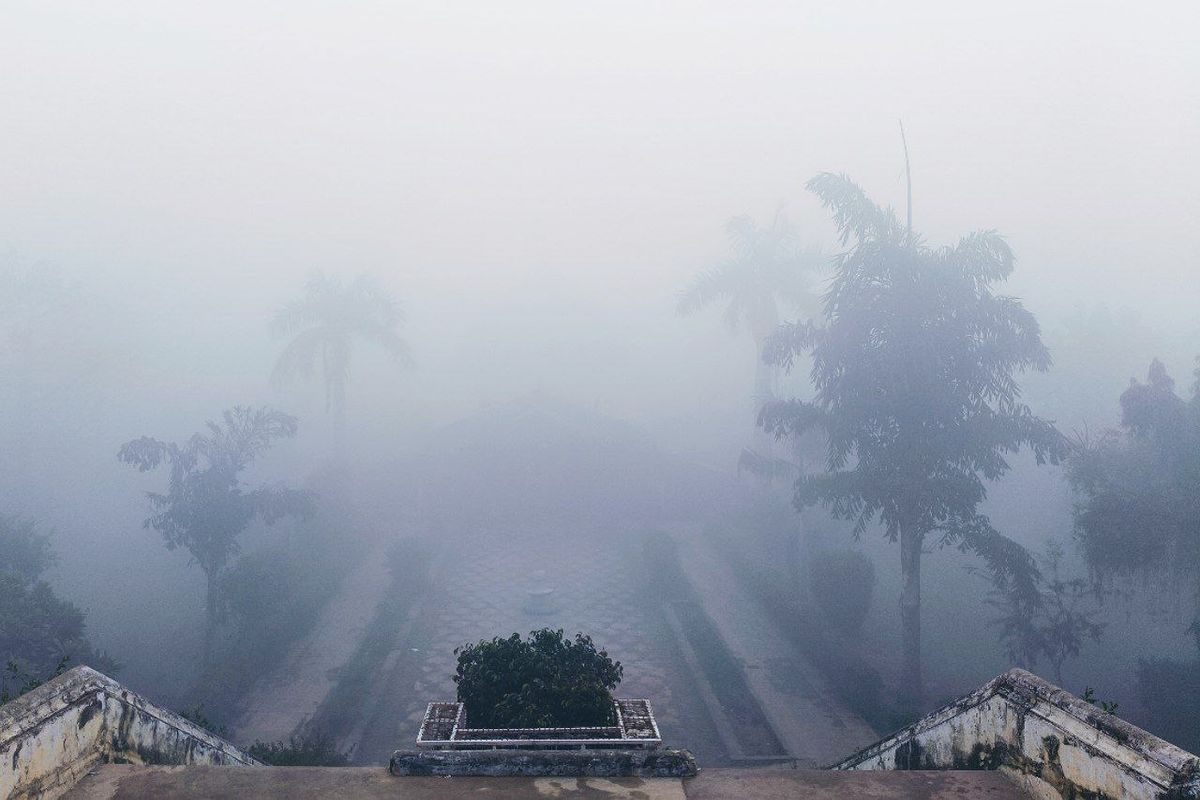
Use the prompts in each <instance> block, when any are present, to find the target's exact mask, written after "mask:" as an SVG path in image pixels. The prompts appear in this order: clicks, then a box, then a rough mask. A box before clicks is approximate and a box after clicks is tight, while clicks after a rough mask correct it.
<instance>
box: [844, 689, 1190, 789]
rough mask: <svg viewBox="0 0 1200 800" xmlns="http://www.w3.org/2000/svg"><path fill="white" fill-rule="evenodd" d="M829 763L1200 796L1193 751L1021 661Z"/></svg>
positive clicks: (1057, 786)
mask: <svg viewBox="0 0 1200 800" xmlns="http://www.w3.org/2000/svg"><path fill="white" fill-rule="evenodd" d="M835 769H859V770H862V769H867V770H896V769H900V770H906V769H1002V770H1006V771H1012V772H1015V773H1018V774H1020V775H1021V776H1024V779H1025V781H1026V782H1027V785H1029V786H1030V788H1033V789H1036V790H1040V792H1041V793H1042V794H1044V795H1046V796H1055V795H1057V796H1060V797H1063V798H1068V799H1073V798H1088V799H1089V800H1117V798H1122V799H1123V798H1137V800H1176V799H1178V800H1183V798H1200V761H1198V760H1197V758H1196V756H1194V755H1192V754H1191V753H1188V752H1187V751H1185V750H1181V749H1180V748H1178V747H1176V746H1174V745H1173V744H1170V743H1169V742H1166V741H1163V740H1162V739H1159V738H1158V737H1157V736H1154V735H1152V734H1150V733H1147V732H1146V731H1144V730H1142V729H1140V728H1137V727H1135V726H1133V725H1130V724H1129V723H1127V722H1125V721H1124V720H1122V719H1119V718H1117V717H1115V716H1113V715H1112V714H1106V713H1103V712H1101V710H1100V709H1098V708H1096V707H1095V706H1093V705H1092V704H1091V703H1087V702H1085V701H1083V700H1080V699H1079V698H1078V697H1075V696H1074V695H1072V694H1070V693H1069V692H1066V691H1064V690H1062V689H1060V688H1058V687H1057V686H1054V685H1052V684H1049V683H1047V682H1046V681H1043V680H1042V679H1040V678H1038V677H1037V676H1036V675H1033V674H1031V673H1029V672H1026V671H1025V670H1021V669H1013V670H1010V671H1008V672H1006V673H1004V674H1003V675H1000V676H999V677H997V678H995V679H993V680H992V681H990V682H989V683H987V684H986V685H985V686H983V687H982V688H980V689H979V690H978V691H975V692H973V693H972V694H970V695H967V696H966V697H964V698H962V699H961V700H958V701H956V702H954V703H951V704H950V705H948V706H945V707H944V708H941V709H939V710H938V711H936V712H934V713H933V714H930V715H929V716H927V717H925V718H924V719H922V720H920V721H919V722H917V723H915V724H913V725H911V726H909V727H907V728H905V729H903V730H901V731H899V732H897V733H895V734H893V735H891V736H889V737H887V738H886V739H883V740H881V741H879V742H877V743H876V744H874V745H872V746H871V747H868V748H867V749H865V750H862V751H860V752H858V753H856V754H854V755H853V756H851V757H850V758H848V759H846V760H845V761H843V762H841V763H840V764H838V765H836V767H835Z"/></svg>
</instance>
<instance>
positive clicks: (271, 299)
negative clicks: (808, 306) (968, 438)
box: [0, 0, 1200, 427]
mask: <svg viewBox="0 0 1200 800" xmlns="http://www.w3.org/2000/svg"><path fill="white" fill-rule="evenodd" d="M1197 17H1198V15H1197V12H1196V11H1195V9H1194V6H1193V4H1191V3H1184V2H1179V3H1160V2H1151V3H1136V4H1134V3H1120V4H1118V3H1098V2H1088V3H1082V2H1081V3H1069V4H1068V3H989V4H986V6H985V4H979V3H962V2H958V3H882V2H871V3H869V2H839V3H732V2H729V3H694V2H688V3H682V2H681V3H618V2H605V3H592V4H582V3H566V2H546V3H421V4H415V3H382V2H381V3H363V2H339V3H333V2H326V3H317V2H295V1H294V0H292V1H289V2H237V3H231V2H206V3H174V2H172V3H163V2H137V3H135V2H119V1H116V0H114V1H113V2H106V3H96V2H45V0H37V1H36V2H14V1H13V0H7V2H4V3H3V4H2V5H0V108H2V111H0V113H2V114H3V120H4V122H3V127H2V129H0V130H2V137H3V142H4V146H3V147H0V187H3V190H2V191H0V254H4V256H5V257H6V258H11V259H15V260H17V261H19V262H23V263H32V262H42V261H46V262H50V263H53V264H56V265H58V266H59V267H60V268H62V269H63V270H66V271H68V272H69V273H70V274H72V275H74V276H76V277H77V278H80V279H81V280H85V281H87V282H88V285H90V286H95V285H96V282H97V281H100V282H102V283H103V285H104V288H103V289H97V291H103V292H108V293H109V294H110V295H111V298H110V299H111V302H114V303H118V304H120V303H134V304H144V308H145V309H146V310H145V320H143V323H142V324H143V325H145V326H146V328H145V329H153V328H156V327H157V328H158V329H159V330H160V331H161V334H162V335H161V336H160V337H155V338H154V340H153V341H146V342H145V346H146V348H147V349H148V350H152V351H155V352H158V353H159V354H160V356H162V357H163V358H170V359H174V360H176V361H178V363H180V364H181V365H182V366H181V367H180V368H181V369H187V370H191V372H192V374H193V378H192V381H191V382H189V381H182V384H183V385H191V383H194V382H204V380H205V379H206V376H212V375H215V374H217V373H224V372H225V371H232V372H233V373H236V374H244V375H252V374H253V375H257V374H259V373H261V374H262V375H263V376H264V381H265V374H266V371H267V369H268V367H269V360H270V358H271V355H272V354H273V353H274V348H275V345H274V344H273V343H271V342H270V341H269V340H268V339H267V338H266V335H265V320H266V318H267V316H268V315H269V314H270V312H271V311H272V310H273V309H274V308H275V307H276V306H278V305H279V304H281V303H282V302H284V301H286V300H287V299H289V298H290V296H291V295H293V294H294V293H295V292H296V291H297V287H298V286H299V284H300V283H301V282H302V280H303V278H304V276H305V274H306V273H307V272H308V271H309V270H311V269H313V268H323V269H327V270H330V271H335V272H337V271H342V272H345V273H347V274H354V273H357V272H360V271H367V272H372V273H374V274H376V275H378V276H379V277H380V278H381V279H382V280H383V281H384V282H385V283H386V285H387V286H388V287H389V288H390V289H391V290H392V291H393V292H394V293H395V294H396V295H397V296H398V297H399V298H401V300H402V301H403V303H404V305H405V307H406V309H407V311H408V314H409V322H408V326H407V332H406V336H407V338H408V339H409V340H410V342H411V344H412V347H413V350H414V351H415V354H416V358H417V362H418V369H417V370H416V371H415V372H413V373H411V374H409V375H408V376H405V377H404V378H403V379H397V383H396V387H398V388H397V391H398V392H400V393H402V394H403V396H404V398H405V399H404V403H406V404H407V406H406V408H407V410H408V412H409V413H410V417H411V418H413V419H428V420H439V421H445V420H446V419H450V418H453V417H454V416H455V415H457V414H461V413H464V412H467V411H469V410H471V409H473V408H476V407H478V405H479V404H480V403H484V402H488V401H491V400H503V399H505V398H507V397H512V396H517V395H519V394H520V393H522V392H524V391H528V390H531V389H546V390H550V391H555V392H560V393H563V394H566V395H568V396H571V397H573V398H575V399H578V400H586V401H590V402H594V403H595V404H597V405H599V406H601V407H603V408H605V409H606V410H610V411H613V412H616V413H619V414H622V415H626V416H635V417H637V416H640V417H643V418H645V419H650V420H661V421H664V422H663V424H664V425H666V426H668V427H669V425H670V423H669V420H670V418H671V417H672V416H673V415H674V414H675V413H676V412H678V413H681V414H683V415H684V416H687V415H689V414H690V415H691V416H692V417H694V418H700V419H702V418H704V417H705V415H706V414H712V415H717V414H720V413H725V412H727V411H729V410H730V409H732V408H735V407H737V406H738V404H740V403H743V402H744V401H745V391H744V386H746V385H748V380H749V377H748V376H749V374H750V372H751V370H752V365H751V364H750V363H748V362H749V359H750V346H749V344H748V343H747V342H745V341H742V340H736V339H730V338H729V337H728V335H727V332H726V331H725V330H724V328H723V326H722V323H721V322H720V319H719V316H718V315H717V314H716V313H715V312H714V313H713V314H711V315H707V316H700V317H697V318H695V319H689V320H682V321H681V320H679V319H677V318H675V317H674V315H673V308H672V303H673V295H674V293H675V292H676V291H677V289H679V288H680V287H681V286H682V285H683V284H684V283H685V282H686V281H687V279H688V277H689V276H690V275H691V274H692V273H693V272H694V271H695V270H696V269H698V268H701V267H704V266H706V265H709V264H711V263H712V262H714V261H715V260H717V259H719V258H720V257H721V255H722V254H723V252H724V244H725V240H724V233H723V225H724V223H725V221H726V220H727V219H728V218H729V217H731V216H734V215H738V214H744V213H749V214H752V215H755V216H757V217H760V218H765V217H768V216H769V215H770V214H772V213H773V212H774V210H775V208H776V207H777V205H778V204H779V203H781V202H783V203H786V204H787V207H788V210H789V213H791V214H792V216H793V217H794V218H796V219H797V221H798V222H799V223H800V225H801V226H802V229H803V230H804V231H805V234H806V237H807V238H810V239H811V240H812V241H813V243H816V244H821V245H823V246H824V247H825V248H826V249H830V248H831V233H832V228H831V225H830V224H829V222H828V220H827V218H826V216H825V215H824V214H823V213H822V212H821V211H820V209H819V208H818V207H817V206H816V204H815V202H814V201H813V200H812V199H811V198H810V197H808V196H807V195H806V194H805V192H804V191H803V188H802V185H803V182H804V181H805V180H806V179H807V178H809V177H810V176H811V175H813V174H814V173H816V172H817V171H820V170H834V171H845V172H847V173H849V174H851V175H852V176H853V177H854V178H855V179H856V180H858V181H859V182H860V183H861V184H863V185H864V186H865V187H866V188H867V189H868V191H869V192H870V193H871V194H872V195H873V196H874V197H875V198H876V199H878V200H880V201H882V202H886V203H892V204H896V205H900V204H901V203H902V201H903V181H902V154H901V150H900V142H899V135H898V129H897V119H898V118H900V117H903V119H904V122H905V125H906V128H907V130H908V136H909V142H910V146H911V150H912V160H913V171H914V175H913V179H914V193H915V218H916V225H917V227H918V228H919V229H920V230H922V231H923V232H924V233H925V234H926V235H927V236H928V238H929V239H930V240H932V241H934V242H942V241H946V240H947V239H948V238H950V237H955V236H957V235H958V234H960V233H964V232H966V231H969V230H971V229H975V228H997V229H999V230H1000V231H1002V232H1003V233H1004V234H1006V235H1007V236H1008V237H1009V239H1010V241H1011V243H1012V245H1013V246H1014V248H1015V250H1016V252H1017V255H1018V258H1019V262H1018V272H1017V276H1016V278H1015V279H1014V281H1013V282H1012V284H1011V289H1012V291H1014V292H1016V293H1018V294H1020V295H1022V296H1023V297H1024V298H1025V299H1026V301H1027V303H1028V304H1029V305H1030V307H1032V308H1033V309H1034V310H1035V311H1037V312H1039V313H1040V314H1041V315H1042V319H1043V324H1045V325H1047V326H1049V325H1050V324H1051V321H1052V319H1054V318H1056V317H1057V315H1064V314H1067V313H1068V312H1070V311H1071V310H1072V309H1073V308H1074V307H1075V306H1077V305H1084V306H1092V305H1096V304H1100V303H1107V304H1111V305H1113V306H1128V307H1130V308H1131V309H1133V310H1134V311H1136V312H1137V314H1138V315H1139V316H1140V317H1141V318H1142V319H1143V320H1146V321H1148V322H1150V323H1152V324H1154V325H1156V326H1162V327H1164V328H1166V329H1169V330H1171V331H1176V332H1180V333H1185V334H1188V335H1192V334H1195V332H1196V331H1197V328H1198V327H1200V326H1197V324H1196V323H1195V322H1194V321H1193V319H1192V318H1193V316H1194V313H1195V309H1196V308H1197V307H1200V302H1198V301H1200V281H1198V280H1197V279H1196V276H1195V270H1196V253H1197V252H1198V251H1200V225H1198V224H1197V219H1198V218H1200V190H1198V189H1197V187H1200V159H1198V158H1197V144H1198V143H1200V81H1198V80H1197V78H1198V77H1200V48H1197V47H1196V45H1195V42H1196V40H1197V36H1198V34H1200V26H1198V25H1197ZM1192 349H1193V350H1200V345H1198V346H1196V347H1193V348H1192ZM1149 355H1153V354H1148V356H1149ZM173 363H174V362H173ZM196 376H199V377H196ZM681 386H688V387H697V386H699V387H706V386H709V387H711V388H713V391H708V392H704V391H702V392H694V393H693V392H688V393H686V394H684V393H681V391H680V387H681ZM378 402H382V401H378ZM681 404H682V406H681Z"/></svg>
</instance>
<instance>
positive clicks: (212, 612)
mask: <svg viewBox="0 0 1200 800" xmlns="http://www.w3.org/2000/svg"><path fill="white" fill-rule="evenodd" d="M204 575H205V577H206V578H207V586H206V588H205V595H204V654H203V660H204V665H205V666H208V665H209V664H211V663H212V658H213V647H214V645H215V644H216V638H217V617H218V616H219V614H218V613H217V612H218V609H217V591H218V590H217V572H216V570H213V571H206V572H205V573H204Z"/></svg>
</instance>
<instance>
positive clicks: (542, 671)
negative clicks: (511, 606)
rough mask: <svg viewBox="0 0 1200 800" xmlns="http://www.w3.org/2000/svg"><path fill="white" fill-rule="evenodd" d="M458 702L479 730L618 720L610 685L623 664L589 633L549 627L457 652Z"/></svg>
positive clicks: (599, 723) (617, 678)
mask: <svg viewBox="0 0 1200 800" xmlns="http://www.w3.org/2000/svg"><path fill="white" fill-rule="evenodd" d="M454 652H455V654H456V655H457V656H458V670H457V673H456V674H455V676H454V682H455V683H456V684H457V685H458V700H459V702H460V703H464V704H465V705H466V708H467V720H468V721H469V723H470V724H471V726H472V727H477V728H547V727H593V726H602V725H614V724H616V716H615V710H614V706H613V694H612V690H613V689H615V688H616V687H617V684H618V683H620V681H621V673H622V668H621V662H619V661H613V660H612V659H611V658H609V656H608V653H607V652H605V651H604V650H597V649H596V645H595V644H594V643H593V642H592V639H591V637H590V636H585V635H584V634H582V633H577V634H575V639H574V641H572V640H570V639H567V638H564V636H563V632H562V630H551V629H550V628H543V629H541V630H538V631H533V632H532V633H530V634H529V638H528V639H526V640H522V639H521V636H520V634H516V633H514V634H513V635H512V636H510V637H508V638H506V639H505V638H500V637H496V638H494V639H492V640H491V641H486V640H484V641H480V642H478V643H476V644H469V645H464V646H463V647H460V648H458V649H457V650H455V651H454Z"/></svg>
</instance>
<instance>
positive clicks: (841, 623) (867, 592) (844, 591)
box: [809, 550, 875, 636]
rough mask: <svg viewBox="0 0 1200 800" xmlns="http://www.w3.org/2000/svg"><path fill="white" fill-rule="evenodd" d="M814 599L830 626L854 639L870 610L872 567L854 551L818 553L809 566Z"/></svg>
mask: <svg viewBox="0 0 1200 800" xmlns="http://www.w3.org/2000/svg"><path fill="white" fill-rule="evenodd" d="M809 572H810V575H809V580H810V582H811V586H812V593H813V598H814V599H815V600H816V601H817V605H818V606H820V608H821V612H822V613H823V614H824V615H825V618H826V619H827V620H828V622H829V624H830V625H832V626H833V627H834V628H836V629H837V630H838V631H840V632H841V633H846V634H850V635H852V636H857V635H858V634H859V633H861V632H862V627H863V623H864V622H866V620H867V614H868V613H869V612H870V610H871V600H872V598H873V597H874V594H875V565H874V563H872V562H871V559H870V558H868V557H867V556H866V555H865V554H863V553H861V552H859V551H857V550H834V551H825V552H819V553H817V554H816V555H815V556H814V557H813V559H812V561H811V564H810V570H809Z"/></svg>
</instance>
